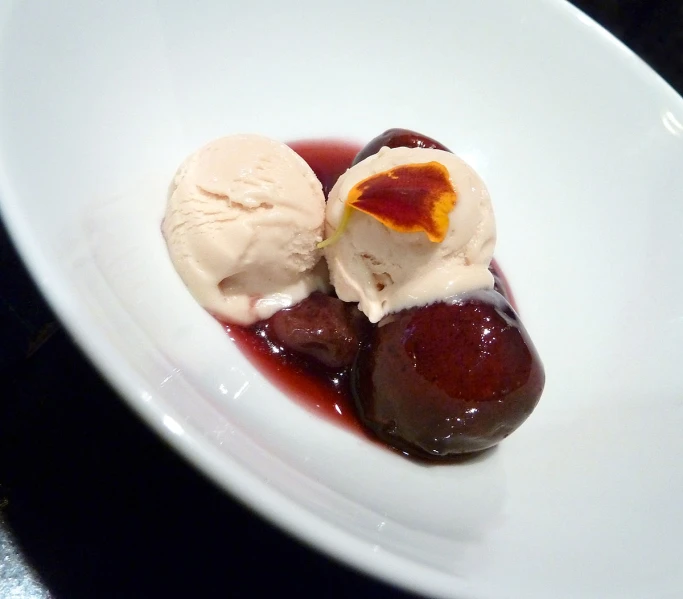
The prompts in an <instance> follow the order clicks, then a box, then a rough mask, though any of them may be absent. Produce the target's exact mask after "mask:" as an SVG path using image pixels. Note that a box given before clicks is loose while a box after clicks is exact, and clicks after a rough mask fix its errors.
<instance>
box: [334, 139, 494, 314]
mask: <svg viewBox="0 0 683 599" xmlns="http://www.w3.org/2000/svg"><path fill="white" fill-rule="evenodd" d="M429 162H436V163H439V164H441V165H443V166H444V167H446V169H447V171H448V175H449V176H450V182H451V183H452V186H453V189H454V191H455V194H456V201H455V206H454V208H453V209H452V210H451V212H450V213H449V214H448V229H447V232H446V234H445V238H444V239H443V241H441V242H434V241H430V240H429V239H428V237H427V235H426V234H425V233H424V232H421V231H417V232H408V233H406V232H399V231H397V230H393V229H392V228H390V227H388V226H386V225H385V224H383V223H382V222H380V220H377V219H376V218H375V217H373V216H371V215H369V214H365V213H363V212H360V211H356V210H353V211H351V212H350V213H349V214H350V216H349V219H348V222H347V224H346V226H345V228H344V230H343V231H340V233H341V234H340V235H339V236H338V237H337V239H336V240H332V239H330V241H331V243H330V244H329V245H327V246H326V247H325V249H324V252H325V258H326V260H327V265H328V268H329V271H330V277H331V282H332V284H333V285H334V288H335V291H336V293H337V295H338V296H339V298H340V299H342V300H344V301H347V302H358V307H359V308H360V309H361V310H362V311H363V312H364V313H365V314H366V316H367V317H368V319H369V320H370V321H371V322H378V321H379V320H381V319H382V318H383V317H384V316H385V315H387V314H389V313H392V312H398V311H400V310H403V309H406V308H410V307H414V306H422V305H427V304H430V303H433V302H435V301H438V300H440V299H445V298H448V297H452V296H454V295H456V294H458V293H463V292H466V291H471V290H475V289H490V288H492V287H493V276H492V275H491V273H490V272H489V270H488V267H489V264H490V262H491V258H492V257H493V250H494V246H495V240H496V227H495V220H494V217H493V209H492V206H491V200H490V198H489V194H488V191H487V189H486V186H485V185H484V183H483V181H482V180H481V178H480V177H479V176H478V175H477V173H475V172H474V170H473V169H472V168H471V167H470V166H468V165H467V164H466V163H465V162H464V161H463V160H461V159H460V158H458V157H457V156H455V155H454V154H451V153H450V152H445V151H443V150H436V149H425V148H403V147H401V148H391V149H390V148H387V147H384V148H382V149H381V150H380V151H379V152H378V153H377V154H374V155H373V156H370V157H368V158H366V159H365V160H363V161H362V162H359V163H358V164H356V165H355V166H353V167H351V168H350V169H349V170H348V171H346V173H345V174H343V175H342V176H341V177H340V178H339V179H338V181H337V183H336V185H335V186H334V187H333V189H332V191H331V192H330V195H329V200H328V203H327V209H326V225H325V227H326V237H327V238H330V237H332V236H333V235H334V234H335V233H336V231H337V229H338V228H339V227H340V224H341V223H342V221H343V220H344V214H345V209H346V203H347V199H348V198H349V194H350V193H351V192H352V190H353V189H354V187H355V186H356V185H358V184H359V183H360V182H362V181H364V180H366V179H368V178H369V177H372V176H373V175H377V174H379V173H383V172H385V171H389V170H391V169H395V168H396V167H399V166H402V165H410V164H421V163H429Z"/></svg>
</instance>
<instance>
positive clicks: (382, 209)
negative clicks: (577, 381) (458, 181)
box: [346, 162, 457, 243]
mask: <svg viewBox="0 0 683 599" xmlns="http://www.w3.org/2000/svg"><path fill="white" fill-rule="evenodd" d="M456 199H457V197H456V193H455V189H453V184H452V183H451V178H450V175H449V173H448V169H447V168H446V167H445V166H444V165H443V164H441V163H439V162H424V163H420V164H404V165H401V166H397V167H394V168H392V169H390V170H388V171H384V172H382V173H377V174H376V175H372V176H371V177H368V178H367V179H363V180H362V181H361V182H360V183H357V184H356V185H354V186H353V187H352V188H351V191H350V192H349V196H348V198H347V200H346V203H347V205H348V206H350V207H352V208H355V209H356V210H359V211H360V212H364V213H365V214H369V215H370V216H372V217H373V218H376V219H377V220H378V221H379V222H381V223H382V224H384V225H386V226H387V227H389V228H390V229H393V230H394V231H399V232H401V233H414V232H418V231H424V232H425V233H426V234H427V238H428V239H429V240H430V241H433V242H436V243H440V242H441V241H443V240H444V239H445V238H446V233H447V232H448V225H449V222H448V215H449V214H450V212H451V211H452V210H453V208H454V206H455V202H456Z"/></svg>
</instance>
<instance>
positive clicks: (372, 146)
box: [353, 129, 450, 164]
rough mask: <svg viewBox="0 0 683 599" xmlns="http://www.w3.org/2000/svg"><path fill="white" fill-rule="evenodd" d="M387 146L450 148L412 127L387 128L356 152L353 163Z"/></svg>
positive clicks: (446, 149) (447, 150)
mask: <svg viewBox="0 0 683 599" xmlns="http://www.w3.org/2000/svg"><path fill="white" fill-rule="evenodd" d="M384 146H387V147H389V148H434V149H436V150H444V151H446V152H450V150H449V149H448V148H447V147H446V146H444V145H443V144H440V143H439V142H438V141H436V140H435V139H432V138H431V137H427V136H426V135H422V134H421V133H417V132H416V131H411V130H410V129H387V130H386V131H385V132H384V133H381V134H380V135H378V136H377V137H375V138H374V139H372V140H370V141H369V142H368V143H367V144H366V145H365V147H364V148H363V149H362V150H361V151H360V152H358V154H356V157H355V158H354V159H353V164H358V163H359V162H360V161H361V160H365V159H366V158H367V157H368V156H372V155H373V154H377V152H379V151H380V149H381V148H383V147H384Z"/></svg>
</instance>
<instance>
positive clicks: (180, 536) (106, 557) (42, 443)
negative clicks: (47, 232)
mask: <svg viewBox="0 0 683 599" xmlns="http://www.w3.org/2000/svg"><path fill="white" fill-rule="evenodd" d="M574 3H575V4H576V5H577V6H579V7H580V8H582V9H583V10H584V11H585V12H587V13H588V14H589V15H591V16H592V17H593V18H595V19H596V20H597V21H598V22H600V23H601V24H602V25H604V26H605V27H606V28H607V29H608V30H610V31H611V32H612V33H614V34H615V35H616V36H617V37H619V38H620V39H622V40H623V41H624V42H625V43H626V44H627V45H628V46H630V47H631V48H632V49H633V50H634V51H635V52H636V53H637V54H639V55H640V56H641V57H642V58H643V59H645V61H647V62H648V63H649V64H650V65H651V66H652V67H653V68H654V69H655V70H656V71H658V72H659V73H660V74H661V75H662V76H663V77H664V78H665V79H667V80H668V81H669V83H671V84H672V85H673V86H674V87H675V88H676V89H677V90H678V92H679V93H681V92H682V91H683V2H659V1H657V0H651V1H648V0H630V1H629V0H622V1H620V2H617V0H602V1H590V0H576V1H575V2H574ZM577 51H580V49H577ZM0 281H1V282H0V599H5V598H9V597H13V598H17V599H23V598H28V597H31V598H41V599H42V598H45V597H65V598H68V599H71V598H80V597H84V598H93V597H103V598H109V597H125V598H137V597H141V598H142V597H178V596H186V595H189V596H193V597H208V596H235V597H241V596H250V597H260V596H267V595H276V596H277V595H280V594H282V595H290V594H295V595H301V596H314V595H319V596H324V597H340V598H341V597H354V596H373V597H378V598H389V597H391V598H393V599H397V598H409V597H413V596H412V595H409V594H406V593H403V592H400V591H397V590H394V589H391V588H390V587H388V586H385V585H383V584H381V583H378V582H375V581H373V580H370V579H368V578H366V577H364V576H362V575H359V574H357V573H355V572H353V571H351V570H349V569H347V568H345V567H343V566H340V565H338V564H337V563H335V562H332V561H330V560H328V559H327V558H325V557H323V556H321V555H319V554H317V553H315V552H313V551H311V550H309V549H308V548H306V547H304V546H302V545H300V544H299V543H298V542H296V541H294V540H292V539H291V538H289V537H287V536H286V535H284V534H283V533H281V532H280V531H278V530H275V529H273V528H272V527H271V526H270V525H268V524H267V523H265V522H264V521H262V520H261V519H259V518H257V517H255V516H253V515H252V514H251V513H250V512H249V511H248V510H246V509H245V508H244V507H242V506H240V505H238V504H237V503H235V502H234V501H233V500H232V499H230V498H229V497H227V496H225V495H224V494H223V493H222V492H220V491H218V490H217V489H216V488H215V487H214V486H212V485H211V484H209V483H208V482H207V481H206V480H204V478H202V476H200V475H199V474H197V473H196V472H195V471H194V470H192V469H191V468H190V467H189V466H188V465H186V464H185V462H183V461H182V460H181V459H180V458H179V457H178V456H176V454H175V453H174V452H173V451H171V450H170V449H169V448H168V447H166V446H165V445H164V443H163V442H162V441H160V440H159V439H158V438H157V437H156V436H155V435H154V434H153V433H152V432H150V430H148V429H147V427H146V426H145V425H143V424H142V423H141V422H140V421H139V420H138V419H137V418H136V417H135V416H134V415H133V414H132V413H131V412H130V411H129V410H128V408H127V407H126V406H125V405H124V403H123V402H122V401H120V400H119V399H118V398H117V397H116V396H115V395H114V393H113V392H112V391H111V390H110V389H109V388H108V386H107V385H106V383H104V382H103V381H102V379H101V378H100V376H99V375H98V374H97V373H96V372H95V371H94V370H93V369H92V367H91V366H90V365H89V363H88V362H86V361H85V359H84V358H83V356H82V355H81V354H80V352H79V350H78V349H76V348H75V347H74V345H73V344H72V343H71V341H70V340H69V338H68V337H67V335H66V334H65V333H64V332H63V331H62V330H61V328H60V327H59V325H58V324H57V323H56V322H55V321H54V318H53V317H52V315H51V313H50V312H49V310H48V308H47V307H46V306H45V304H44V303H43V302H42V300H41V299H40V297H39V296H38V295H37V292H36V291H35V289H34V287H33V285H32V283H31V282H30V280H29V279H28V277H27V275H26V273H25V271H24V269H23V267H22V266H21V264H20V263H19V261H18V259H17V257H16V254H15V253H14V251H13V250H12V248H11V246H10V244H9V242H8V240H7V238H6V234H5V233H4V231H3V230H2V229H1V227H0ZM73 381H78V383H79V384H78V389H76V388H75V387H73ZM681 591H682V593H683V589H682V590H681Z"/></svg>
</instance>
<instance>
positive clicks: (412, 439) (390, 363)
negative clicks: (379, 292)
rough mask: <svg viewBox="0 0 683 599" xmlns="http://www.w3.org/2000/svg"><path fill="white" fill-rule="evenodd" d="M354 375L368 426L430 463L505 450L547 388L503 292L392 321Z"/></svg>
mask: <svg viewBox="0 0 683 599" xmlns="http://www.w3.org/2000/svg"><path fill="white" fill-rule="evenodd" d="M352 378H353V395H354V401H355V402H356V407H357V409H358V412H359V415H360V418H361V421H362V422H363V423H364V425H365V426H367V427H368V428H369V429H370V430H371V431H373V432H374V433H375V434H376V435H377V437H379V438H380V439H381V440H382V441H384V442H386V443H388V444H389V445H391V446H393V447H395V448H397V449H399V450H401V451H403V452H405V453H408V454H410V455H413V456H415V457H421V458H426V459H443V458H452V457H455V456H457V455H459V454H464V453H471V452H477V451H481V450H484V449H487V448H489V447H492V446H493V445H496V444H497V443H498V442H500V441H501V440H502V439H504V438H505V437H507V436H508V435H509V434H510V433H512V432H513V431H514V430H515V429H516V428H517V427H519V426H520V425H521V424H522V422H524V420H526V418H527V417H528V416H529V414H531V412H532V410H533V409H534V408H535V407H536V404H537V403H538V400H539V398H540V396H541V392H542V390H543V385H544V383H545V374H544V371H543V366H542V364H541V361H540V358H539V357H538V354H537V352H536V349H535V348H534V346H533V343H532V342H531V339H530V338H529V335H528V334H527V332H526V330H525V329H524V326H523V325H522V323H521V322H520V320H519V318H518V317H517V315H516V314H515V312H514V310H513V309H512V307H511V306H510V304H509V303H508V302H507V301H506V300H505V298H503V297H502V296H501V295H500V294H499V293H497V292H495V291H477V292H474V293H470V294H467V295H463V296H461V297H460V298H458V299H456V300H455V301H453V302H452V303H443V302H439V303H435V304H431V305H429V306H425V307H421V308H413V309H409V310H405V311H403V312H399V313H397V314H394V315H390V316H388V317H387V318H386V319H385V321H384V322H382V323H380V325H379V326H378V327H376V328H375V329H374V331H373V332H372V334H371V336H370V337H369V338H368V340H367V341H366V342H365V343H363V345H362V347H361V350H360V352H359V354H358V358H357V360H356V363H355V366H354V372H353V377H352Z"/></svg>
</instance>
